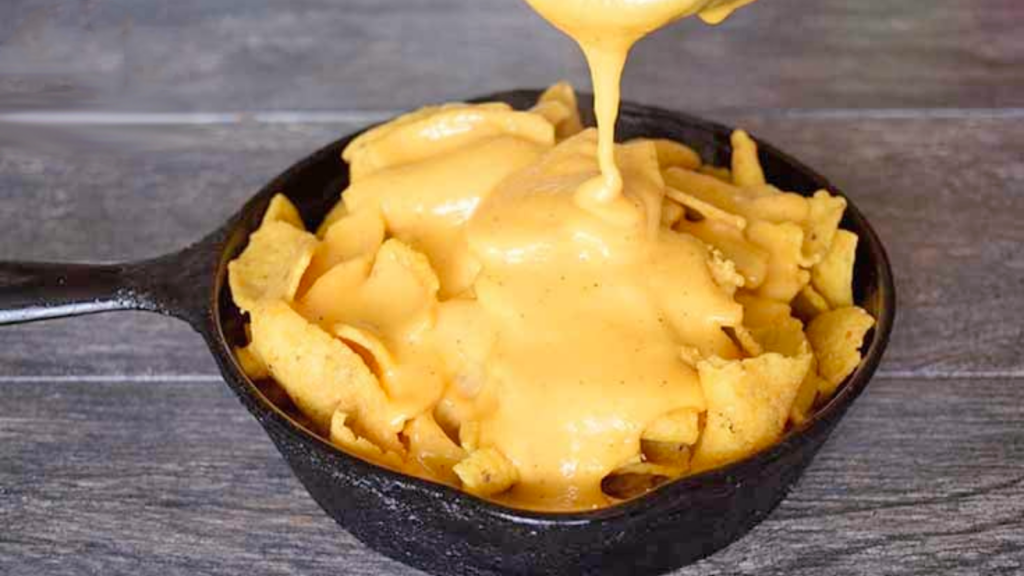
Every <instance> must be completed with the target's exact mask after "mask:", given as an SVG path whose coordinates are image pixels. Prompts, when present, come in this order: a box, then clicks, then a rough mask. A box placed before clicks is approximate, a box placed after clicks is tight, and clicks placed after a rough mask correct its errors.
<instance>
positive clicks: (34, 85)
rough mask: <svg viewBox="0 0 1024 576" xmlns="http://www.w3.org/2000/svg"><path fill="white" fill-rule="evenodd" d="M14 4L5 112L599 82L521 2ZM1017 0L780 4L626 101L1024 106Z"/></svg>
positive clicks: (418, 94)
mask: <svg viewBox="0 0 1024 576" xmlns="http://www.w3.org/2000/svg"><path fill="white" fill-rule="evenodd" d="M340 6H341V5H339V4H337V3H332V2H325V1H324V0H268V1H264V2H248V1H246V0H217V1H216V2H211V1H207V2H160V1H159V0H146V1H136V2H114V1H109V0H108V1H82V2H66V1H63V0H7V1H5V2H3V3H2V5H0V109H7V110H25V109H53V108H60V109H65V108H92V109H95V108H99V109H104V110H128V109H131V110H147V111H154V110H161V111H167V110H170V111H181V110H225V109H230V110H237V109H242V110H263V109H276V110H282V109H284V110H290V109H295V110H310V109H319V110H323V109H394V108H407V107H410V106H415V105H418V104H420V103H422V102H426V101H432V100H438V99H449V98H454V97H462V96H464V95H466V94H469V93H481V92H487V91H494V90H497V89H505V88H511V87H524V86H526V87H530V86H541V85H545V84H548V83H551V82H552V81H554V80H555V79H558V78H563V77H565V78H568V79H570V80H572V81H574V82H576V83H577V84H579V85H580V86H584V85H586V83H587V80H588V75H587V71H586V68H585V66H584V64H583V62H582V59H581V57H580V55H579V53H578V51H577V50H576V49H575V48H574V47H573V46H572V45H571V43H570V42H569V41H568V40H566V39H565V38H563V37H562V36H561V35H560V34H559V33H558V32H556V31H555V30H553V29H552V28H550V27H549V26H547V25H546V24H545V23H543V22H542V21H541V20H540V19H539V18H537V17H536V16H535V15H533V14H532V13H530V11H529V9H528V8H527V7H526V6H525V4H524V3H523V2H521V1H518V0H441V1H434V2H428V1H424V0H418V1H415V2H410V1H409V0H356V1H350V2H345V3H344V8H341V7H340ZM1022 17H1024V5H1022V4H1021V3H1020V2H1017V1H1015V0H932V1H930V2H901V3H893V2H889V1H886V0H863V1H858V2H849V1H847V0H819V1H817V2H814V3H813V4H807V3H806V2H803V1H802V0H772V1H770V2H762V3H759V4H758V5H756V6H753V7H751V8H748V9H746V10H744V11H742V12H740V13H739V14H737V15H736V17H735V18H734V19H733V20H732V21H730V22H728V23H726V24H725V25H723V26H722V27H721V28H720V29H714V28H709V27H706V26H703V25H701V24H699V23H697V22H686V23H682V24H680V25H677V26H674V27H672V28H670V29H668V30H665V31H663V32H661V33H659V34H657V35H656V36H655V37H653V38H652V39H650V40H649V41H647V42H646V43H644V44H643V45H642V46H640V47H639V48H638V50H637V51H636V56H635V59H634V61H633V62H632V64H631V66H630V69H629V71H628V74H627V84H626V86H627V89H626V92H627V95H629V96H632V97H636V98H642V99H644V100H647V101H650V102H653V103H658V104H662V105H669V106H685V107H687V108H690V109H702V110H709V109H714V110H719V109H722V108H737V107H739V108H758V107H772V108H834V107H842V108H891V107H949V106H953V107H1005V106H1016V107H1019V106H1022V105H1024V100H1022V91H1024V76H1022V75H1021V74H1019V64H1020V62H1021V61H1022V58H1024V36H1022V35H1021V34H1019V30H1018V27H1017V26H1016V25H1015V23H1017V22H1020V21H1021V18H1022Z"/></svg>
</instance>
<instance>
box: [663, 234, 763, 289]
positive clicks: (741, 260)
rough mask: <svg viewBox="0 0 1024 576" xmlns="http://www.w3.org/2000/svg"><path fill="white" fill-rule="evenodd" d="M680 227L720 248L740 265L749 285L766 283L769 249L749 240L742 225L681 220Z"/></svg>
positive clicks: (755, 285)
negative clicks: (740, 226)
mask: <svg viewBox="0 0 1024 576" xmlns="http://www.w3.org/2000/svg"><path fill="white" fill-rule="evenodd" d="M676 229H677V230H679V231H680V232H683V233H685V234H689V235H691V236H694V237H695V238H698V239H699V240H701V241H703V242H704V243H705V244H707V245H708V246H712V247H714V248H715V249H716V250H720V251H721V252H722V255H723V256H725V257H726V258H727V259H728V260H730V261H731V262H733V263H734V264H736V271H737V272H739V273H740V275H742V276H743V286H744V287H745V288H748V289H755V288H757V287H759V286H760V285H761V284H762V283H763V282H764V279H765V276H766V275H767V274H768V256H769V254H768V251H767V250H765V249H763V248H761V247H760V246H758V245H756V244H754V243H753V242H751V241H749V240H747V238H746V237H745V236H744V234H743V232H742V231H741V230H739V229H738V228H735V227H734V226H732V225H729V224H724V223H722V222H719V221H715V220H701V221H700V222H690V221H688V220H681V221H680V222H678V223H677V224H676Z"/></svg>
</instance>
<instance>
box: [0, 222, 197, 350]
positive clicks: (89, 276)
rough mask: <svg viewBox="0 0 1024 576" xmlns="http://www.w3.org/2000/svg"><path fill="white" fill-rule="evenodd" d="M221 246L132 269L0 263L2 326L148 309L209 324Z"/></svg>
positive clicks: (126, 266)
mask: <svg viewBox="0 0 1024 576" xmlns="http://www.w3.org/2000/svg"><path fill="white" fill-rule="evenodd" d="M216 248H217V247H216V243H215V242H212V241H211V239H207V240H205V241H203V242H200V243H199V244H196V245H193V246H190V247H188V248H186V249H184V250H182V251H180V252H177V253H174V254H169V255H167V256H161V257H159V258H154V259H152V260H146V261H142V262H136V263H130V264H58V263H45V262H0V325H7V324H21V323H24V322H35V321H37V320H47V319H50V318H64V317H68V316H81V315H85V314H96V313H99V312H108V311H113V310H145V311H150V312H157V313H160V314H165V315H168V316H175V317H178V318H181V319H182V320H185V321H186V322H188V323H189V324H191V325H192V327H193V328H195V329H197V330H200V331H201V330H202V328H203V327H204V325H205V319H206V318H207V315H208V311H209V306H208V304H207V302H208V300H209V297H210V294H212V282H213V276H214V273H215V270H216V262H215V257H216V254H215V252H216Z"/></svg>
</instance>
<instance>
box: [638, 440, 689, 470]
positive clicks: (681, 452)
mask: <svg viewBox="0 0 1024 576" xmlns="http://www.w3.org/2000/svg"><path fill="white" fill-rule="evenodd" d="M692 448H693V446H692V445H691V444H684V443H681V442H658V441H655V440H643V439H641V440H640V452H641V453H642V454H643V457H644V459H645V461H647V462H652V463H654V464H661V465H663V466H671V467H673V468H675V469H678V470H680V472H683V471H686V470H687V469H689V467H690V458H691V457H692V456H693V451H692Z"/></svg>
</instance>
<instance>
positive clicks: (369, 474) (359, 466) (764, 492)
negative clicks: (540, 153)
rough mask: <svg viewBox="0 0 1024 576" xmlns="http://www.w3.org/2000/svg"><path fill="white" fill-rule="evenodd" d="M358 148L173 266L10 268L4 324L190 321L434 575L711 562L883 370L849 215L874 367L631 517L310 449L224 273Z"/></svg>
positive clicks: (331, 489)
mask: <svg viewBox="0 0 1024 576" xmlns="http://www.w3.org/2000/svg"><path fill="white" fill-rule="evenodd" d="M538 94H539V93H538V92H537V91H527V90H522V91H513V92H506V93H501V94H495V95H491V96H487V97H484V98H480V99H478V100H500V101H505V102H508V103H509V104H512V105H513V106H515V107H517V108H526V107H528V106H530V105H532V104H533V103H534V102H535V101H536V99H537V97H538ZM583 107H584V108H586V107H587V103H586V102H584V103H583ZM619 130H620V133H621V135H622V137H623V138H630V137H635V136H649V137H664V138H672V139H675V140H679V141H681V142H686V143H687V144H690V145H691V146H693V147H695V148H696V149H697V150H698V152H699V153H700V154H701V156H702V157H703V158H704V160H705V161H708V162H714V163H715V164H718V165H723V164H726V163H727V162H728V160H729V157H730V147H729V133H730V130H729V129H728V128H725V127H724V126H720V125H718V124H714V123H711V122H706V121H704V120H700V119H697V118H694V117H691V116H687V115H684V114H679V113H675V112H668V111H665V110H660V109H657V108H651V107H646V106H637V105H634V104H625V105H624V106H623V108H622V115H621V119H620V120H619ZM354 136H355V135H351V136H348V137H346V138H343V139H341V140H339V141H338V142H335V143H334V144H331V145H329V146H327V147H326V148H324V149H322V150H320V151H319V152H316V153H315V154H313V155H312V156H310V157H309V158H307V159H305V160H303V161H301V162H299V163H298V164H296V165H295V166H293V167H292V168H290V169H289V170H288V171H286V172H285V173H284V174H282V175H281V176H279V177H277V178H276V179H275V180H274V181H273V182H271V183H270V184H268V185H267V186H266V187H265V188H263V190H261V191H260V193H259V194H257V195H256V196H255V197H254V198H253V199H252V200H250V201H249V202H248V203H246V205H245V206H244V207H243V208H242V210H241V212H239V213H238V214H237V215H235V216H234V217H232V218H231V219H230V220H229V221H228V222H227V223H226V224H225V225H224V226H223V227H222V228H221V229H220V230H217V231H216V232H214V233H213V234H211V235H210V236H208V237H206V238H205V239H203V240H202V241H200V242H199V243H198V244H195V245H193V246H190V247H188V248H186V249H184V250H182V251H181V252H178V253H176V254H171V255H168V256H164V257H160V258H156V259H153V260H148V261H144V262H139V263H134V264H123V265H72V264H39V263H8V264H0V324H13V323H19V322H29V321H34V320H42V319H46V318H55V317H61V316H74V315H80V314H91V313H95V312H104V311H108V310H148V311H152V312H157V313H160V314H166V315H170V316H175V317H177V318H180V319H182V320H184V321H186V322H188V323H189V324H190V325H191V326H192V328H194V329H195V330H196V331H197V332H199V333H200V334H201V335H202V336H203V337H204V338H205V340H206V343H207V344H208V345H209V347H210V350H211V352H212V353H213V356H214V358H216V360H217V363H218V364H219V366H220V370H221V372H222V373H223V375H224V380H225V381H226V382H227V384H228V386H230V387H231V389H232V390H233V391H234V392H235V394H237V395H238V398H239V399H240V400H241V402H242V404H244V405H245V407H246V408H248V409H249V411H250V412H251V413H252V414H253V416H255V417H256V419H257V420H258V421H259V423H260V424H261V425H263V427H264V428H265V429H266V431H267V434H268V435H269V436H270V439H271V440H272V441H273V442H274V444H275V445H276V446H277V448H278V450H279V451H280V452H281V454H282V455H283V456H284V458H285V460H286V461H287V462H288V464H289V465H290V466H291V468H292V470H293V471H294V472H295V475H296V476H297V477H298V478H299V480H300V481H301V482H302V484H303V485H305V487H306V489H307V490H309V493H310V494H311V495H312V496H313V498H314V499H315V500H316V501H317V503H319V504H320V506H321V507H322V508H323V509H324V510H325V511H326V512H327V513H328V514H329V515H330V516H331V517H332V518H334V519H335V520H336V521H337V522H338V524H340V525H341V526H342V527H344V528H345V529H346V530H348V531H349V532H351V533H352V534H353V535H355V536H356V537H357V538H359V539H360V540H361V541H363V542H364V543H366V544H367V545H368V546H370V547H371V548H373V549H375V550H377V551H379V552H381V553H382V554H385V555H387V556H390V557H392V558H395V559H397V560H399V561H401V562H404V563H406V564H409V565H411V566H414V567H416V568H420V569H422V570H425V571H427V572H431V573H434V574H464V575H485V574H488V575H489V574H559V575H572V574H597V573H601V574H637V575H640V574H658V573H662V572H665V571H668V570H671V569H674V568H677V567H679V566H682V565H685V564H688V563H691V562H694V561H696V560H698V559H700V558H703V557H705V556H707V555H709V554H711V553H712V552H714V551H716V550H718V549H720V548H722V547H724V546H726V545H728V544H729V543H731V542H733V541H734V540H736V539H737V538H739V537H740V536H742V535H743V534H744V533H746V532H747V531H748V530H749V529H750V528H751V527H753V526H754V525H755V524H757V523H758V522H760V521H761V520H762V519H764V518H765V516H767V515H768V513H769V512H771V510H772V509H773V508H774V507H775V506H776V505H777V504H778V503H779V501H780V500H781V499H782V498H783V497H784V496H785V495H786V494H787V493H788V491H789V489H790V487H791V486H792V485H793V484H794V483H795V482H796V481H797V479H798V478H799V477H800V475H801V473H802V472H803V471H804V469H805V468H806V467H807V465H808V464H809V463H810V461H811V459H812V458H813V457H814V455H815V453H816V452H817V451H818V449H819V448H820V447H821V445H822V444H823V443H824V442H825V440H826V439H827V438H828V436H829V433H831V431H832V429H833V428H834V427H835V425H836V423H837V422H839V419H840V418H842V416H843V414H844V413H845V412H846V410H847V409H848V408H849V407H850V405H851V404H852V403H853V401H854V400H855V399H856V398H857V396H858V395H860V393H861V392H862V391H863V390H864V388H865V386H867V384H868V381H869V379H870V378H871V376H872V374H873V373H874V371H875V369H876V367H877V366H878V363H879V361H880V360H881V357H882V352H883V350H884V349H885V347H886V344H887V342H888V338H889V332H890V329H891V328H892V323H893V318H894V314H895V310H894V306H895V293H894V289H893V282H892V274H891V270H890V268H889V262H888V260H887V258H886V254H885V250H884V249H883V248H882V244H881V242H880V241H879V239H878V236H877V235H876V234H875V232H874V230H872V229H871V227H870V226H869V225H868V223H867V221H866V220H865V219H864V216H863V215H862V214H861V213H860V211H858V210H857V208H856V207H855V206H854V205H853V203H852V202H851V203H850V206H849V209H848V210H847V212H846V217H845V219H844V221H843V226H844V227H845V228H847V229H849V230H852V231H854V232H856V233H857V234H858V235H859V236H860V244H859V246H858V249H857V270H856V296H857V301H858V302H859V303H860V304H861V305H862V306H864V307H865V308H866V309H867V310H868V311H869V312H870V313H871V314H872V315H873V316H874V317H875V318H877V319H878V324H877V327H876V328H875V329H874V330H873V332H872V333H871V334H869V336H868V340H867V343H866V353H865V356H864V361H863V362H862V363H861V365H860V367H859V368H858V369H857V371H856V372H855V373H854V374H853V375H852V376H851V377H850V379H849V380H848V381H847V382H846V384H845V385H844V386H843V387H842V388H841V389H840V390H839V392H838V394H837V395H836V396H835V398H834V399H833V400H832V401H831V402H829V404H828V405H827V406H825V407H824V408H823V409H822V410H820V411H819V412H818V413H817V415H816V416H814V418H812V419H811V421H810V422H809V423H807V424H806V425H805V426H803V427H802V428H801V429H799V430H795V431H792V432H790V433H788V434H787V435H786V436H785V438H784V439H783V440H782V441H781V442H779V443H778V444H776V445H775V446H772V447H770V448H768V449H765V450H764V451H762V452H760V453H758V454H756V455H754V456H752V457H750V458H747V459H746V460H743V461H741V462H737V463H735V464H732V465H730V466H728V467H726V468H722V469H719V470H713V471H710V472H706V473H703V474H700V475H698V476H693V477H689V478H683V479H680V480H676V481H674V482H671V483H668V484H666V485H664V486H663V487H661V488H659V489H657V490H655V491H653V492H651V493H649V494H646V495H644V496H640V497H638V498H635V499H633V500H630V501H627V502H625V503H623V504H619V505H617V506H613V507H610V508H606V509H603V510H597V511H594V512H583V513H572V514H554V513H538V512H524V511H521V510H516V509H511V508H507V507H504V506H500V505H497V504H492V503H489V502H486V501H484V500H481V499H478V498H475V497H472V496H469V495H467V494H465V493H462V492H460V491H458V490H455V489H452V488H448V487H446V486H441V485H438V484H433V483H430V482H426V481H423V480H418V479H415V478H411V477H408V476H404V475H401V474H398V473H395V472H391V471H389V470H385V469H383V468H380V467H378V466H375V465H373V464H369V463H367V462H364V461H363V460H360V459H358V458H356V457H353V456H350V455H348V454H346V453H344V452H342V451H340V450H338V449H336V448H334V447H333V446H332V445H330V444H329V443H327V442H326V441H324V440H322V439H320V438H319V437H316V436H314V435H313V434H312V433H310V432H309V431H308V430H307V429H305V428H303V427H302V425H301V424H299V423H297V422H296V420H295V419H293V418H292V417H290V416H289V415H288V414H287V413H286V412H285V411H284V410H282V409H281V408H279V407H278V406H275V405H274V404H272V403H271V402H270V401H269V400H268V399H267V397H266V396H265V395H264V394H263V393H262V392H261V391H260V389H259V388H257V387H256V386H255V385H254V384H253V383H252V382H251V381H250V380H249V379H248V378H246V376H245V375H244V374H243V372H242V370H241V369H240V367H239V365H238V363H237V361H236V360H235V358H234V357H233V355H232V353H231V349H232V346H233V345H238V344H241V343H243V338H244V336H243V329H242V322H243V318H242V316H241V314H240V313H239V311H238V310H237V309H236V308H235V307H234V305H233V304H232V302H231V298H230V294H229V293H228V289H227V284H226V282H225V279H226V274H227V273H226V265H227V263H228V261H230V260H231V259H232V258H234V257H235V256H236V255H238V253H239V252H240V251H241V250H242V249H243V247H244V246H245V243H246V239H247V238H248V236H249V234H250V233H251V232H252V231H253V230H255V229H256V227H257V226H258V225H259V221H260V218H261V217H262V215H263V212H264V210H265V209H266V207H267V204H268V202H269V201H270V198H271V196H272V195H273V194H274V193H277V192H283V193H284V194H286V195H287V196H288V197H289V198H291V199H292V201H294V202H295V204H296V205H297V206H298V207H299V209H300V211H301V213H302V216H303V219H304V220H305V221H306V223H307V225H315V224H318V223H319V222H320V221H321V219H322V218H323V217H324V215H325V214H326V213H327V210H328V209H329V208H330V206H331V205H333V204H334V203H335V202H336V200H337V198H338V194H339V192H341V191H342V190H343V189H344V188H345V187H346V185H347V180H348V174H347V168H346V166H345V164H344V162H342V160H341V150H342V149H343V148H344V147H345V145H346V144H347V143H348V142H349V141H351V140H352V138H353V137H354ZM760 144H761V147H760V155H761V161H762V163H763V164H764V168H765V172H766V173H767V175H768V177H769V180H770V181H771V182H773V183H774V184H776V185H778V186H779V187H780V188H783V189H785V190H793V191H796V192H800V193H804V194H809V193H813V192H814V191H816V190H819V189H822V188H825V189H829V190H831V191H832V192H833V193H838V191H837V190H836V189H835V188H834V187H833V186H831V185H830V184H829V183H828V181H827V180H825V179H824V178H823V177H821V176H819V175H818V174H816V173H815V172H814V171H812V170H810V169H809V168H807V167H805V166H804V165H802V164H800V163H799V162H797V161H796V160H794V159H792V158H790V157H789V156H787V155H786V154H784V153H782V152H780V151H779V150H777V149H776V148H774V147H772V146H771V145H768V144H766V143H764V142H761V143H760ZM124 337H125V338H130V337H131V335H130V334H125V335H124Z"/></svg>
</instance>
